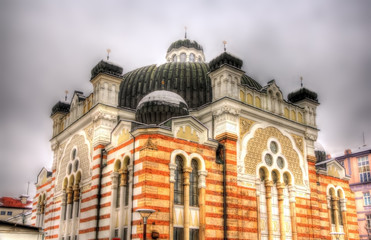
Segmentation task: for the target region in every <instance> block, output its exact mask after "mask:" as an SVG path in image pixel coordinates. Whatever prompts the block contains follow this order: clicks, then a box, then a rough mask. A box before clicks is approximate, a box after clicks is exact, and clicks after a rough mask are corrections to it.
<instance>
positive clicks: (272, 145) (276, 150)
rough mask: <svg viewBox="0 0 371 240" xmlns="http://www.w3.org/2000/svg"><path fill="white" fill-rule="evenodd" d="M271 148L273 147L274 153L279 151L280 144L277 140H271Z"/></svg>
mask: <svg viewBox="0 0 371 240" xmlns="http://www.w3.org/2000/svg"><path fill="white" fill-rule="evenodd" d="M269 148H270V149H271V151H272V152H273V153H277V152H278V145H277V143H276V142H273V141H272V142H271V143H270V144H269Z"/></svg>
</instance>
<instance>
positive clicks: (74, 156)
mask: <svg viewBox="0 0 371 240" xmlns="http://www.w3.org/2000/svg"><path fill="white" fill-rule="evenodd" d="M75 158H76V149H73V150H72V159H75Z"/></svg>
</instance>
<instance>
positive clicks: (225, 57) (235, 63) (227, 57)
mask: <svg viewBox="0 0 371 240" xmlns="http://www.w3.org/2000/svg"><path fill="white" fill-rule="evenodd" d="M223 64H228V65H230V66H232V67H235V68H238V69H241V67H242V64H243V61H242V60H241V59H239V58H237V57H235V56H233V55H231V54H229V53H227V52H224V53H222V54H220V55H219V56H217V57H216V58H214V59H213V60H211V61H210V63H209V66H210V70H211V71H213V70H216V69H218V68H220V67H221V66H222V65H223Z"/></svg>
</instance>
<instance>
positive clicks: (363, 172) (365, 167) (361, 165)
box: [358, 156, 371, 182]
mask: <svg viewBox="0 0 371 240" xmlns="http://www.w3.org/2000/svg"><path fill="white" fill-rule="evenodd" d="M358 171H359V178H360V181H361V182H368V181H371V174H370V165H369V162H368V157H367V156H364V157H359V158H358Z"/></svg>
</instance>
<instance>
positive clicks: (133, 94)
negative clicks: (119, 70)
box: [119, 62, 212, 109]
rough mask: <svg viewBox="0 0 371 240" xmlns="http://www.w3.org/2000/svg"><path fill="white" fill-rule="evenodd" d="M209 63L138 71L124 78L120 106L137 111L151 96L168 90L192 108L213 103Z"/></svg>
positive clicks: (175, 64) (165, 66)
mask: <svg viewBox="0 0 371 240" xmlns="http://www.w3.org/2000/svg"><path fill="white" fill-rule="evenodd" d="M208 71H209V67H208V64H206V63H188V62H187V63H180V62H177V63H166V64H162V65H159V66H156V65H150V66H146V67H142V68H138V69H136V70H134V71H131V72H129V73H127V74H125V75H124V76H123V81H122V82H121V85H120V93H119V106H120V107H128V108H132V109H135V108H136V107H137V104H138V103H139V101H140V100H141V99H142V98H143V97H144V96H145V95H147V94H148V93H150V92H153V91H156V90H167V91H171V92H175V93H177V94H179V95H180V96H181V97H182V98H183V99H184V100H185V101H186V102H187V104H188V107H189V108H197V107H200V106H202V105H204V104H206V103H209V102H211V100H212V90H211V80H210V78H209V76H208V75H207V73H208Z"/></svg>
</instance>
